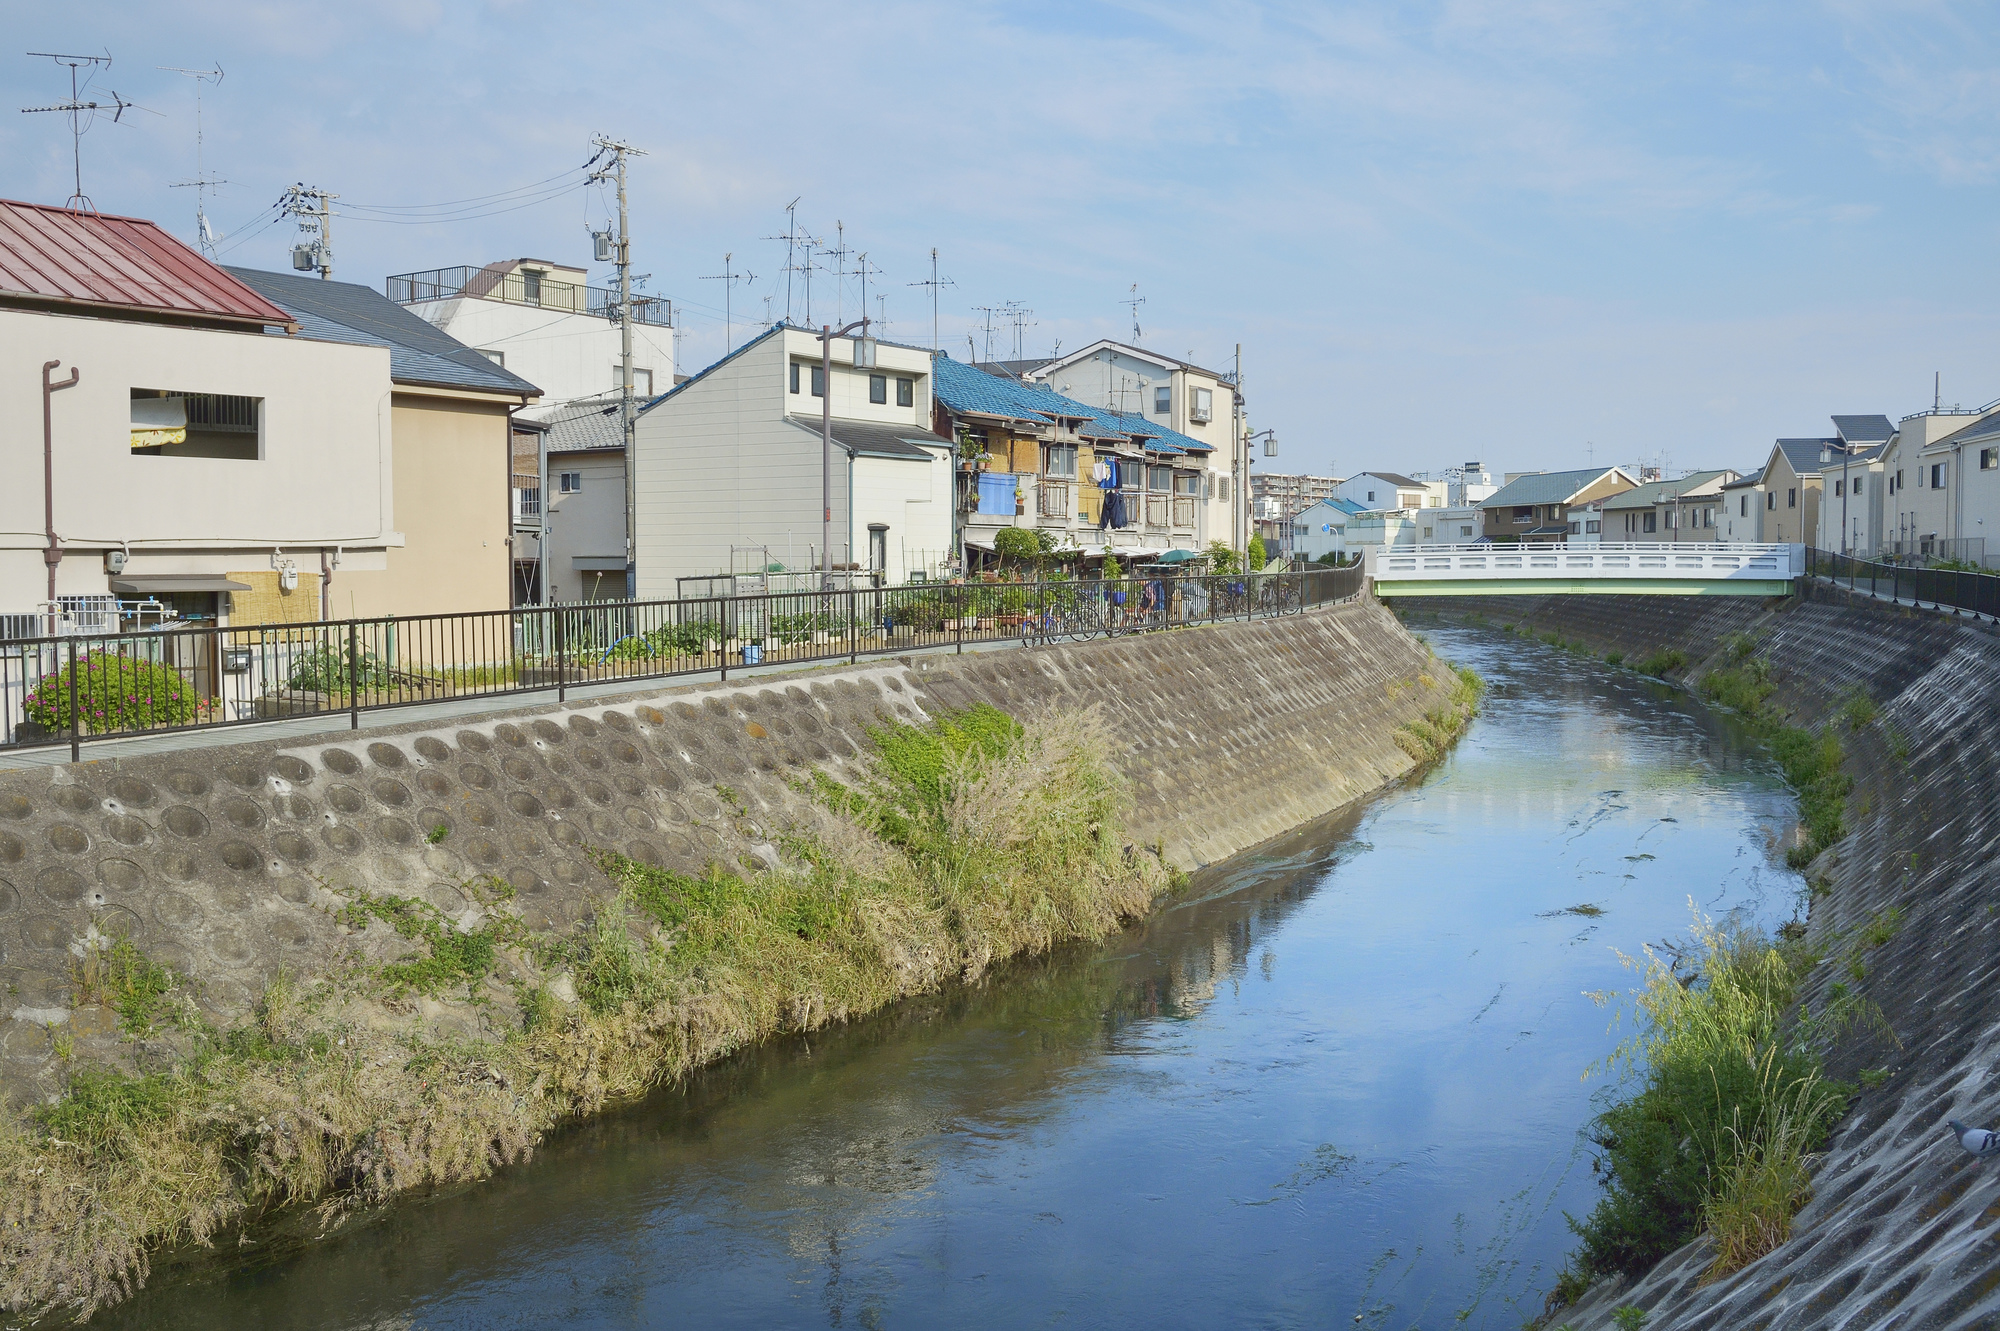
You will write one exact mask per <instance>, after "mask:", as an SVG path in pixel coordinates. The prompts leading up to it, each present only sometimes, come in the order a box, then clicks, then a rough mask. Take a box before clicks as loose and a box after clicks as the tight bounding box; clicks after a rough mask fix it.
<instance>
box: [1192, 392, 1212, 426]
mask: <svg viewBox="0 0 2000 1331" xmlns="http://www.w3.org/2000/svg"><path fill="white" fill-rule="evenodd" d="M1212 401H1214V394H1213V393H1211V392H1210V391H1209V390H1208V389H1206V388H1197V389H1195V390H1194V401H1193V402H1192V403H1190V404H1189V411H1188V419H1189V420H1191V421H1193V422H1194V423H1195V424H1196V425H1206V424H1208V417H1209V404H1210V403H1211V402H1212Z"/></svg>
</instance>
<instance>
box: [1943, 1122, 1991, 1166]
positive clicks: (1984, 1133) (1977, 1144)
mask: <svg viewBox="0 0 2000 1331" xmlns="http://www.w3.org/2000/svg"><path fill="white" fill-rule="evenodd" d="M1951 1130H1952V1131H1953V1132H1955V1133H1957V1134H1958V1144H1959V1145H1960V1146H1963V1147H1964V1148H1965V1149H1966V1150H1968V1151H1970V1152H1972V1154H1974V1155H1976V1156H1980V1157H1982V1158H1983V1157H1985V1156H1989V1155H2000V1132H1994V1131H1993V1130H1991V1129H1990V1128H1968V1127H1966V1126H1965V1124H1963V1123H1961V1122H1959V1121H1958V1120H1957V1119H1953V1120H1952V1121H1951Z"/></svg>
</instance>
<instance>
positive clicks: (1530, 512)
mask: <svg viewBox="0 0 2000 1331" xmlns="http://www.w3.org/2000/svg"><path fill="white" fill-rule="evenodd" d="M1368 497H1369V498H1370V499H1373V498H1374V497H1375V496H1374V495H1370V496H1368ZM1534 520H1535V510H1534V507H1533V506H1532V505H1527V506H1523V507H1521V508H1517V509H1515V510H1514V521H1515V523H1516V524H1518V525H1522V526H1525V525H1527V524H1528V523H1530V522H1533V521H1534Z"/></svg>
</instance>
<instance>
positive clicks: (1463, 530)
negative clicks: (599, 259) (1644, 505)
mask: <svg viewBox="0 0 2000 1331" xmlns="http://www.w3.org/2000/svg"><path fill="white" fill-rule="evenodd" d="M1590 529H1591V530H1592V531H1596V530H1597V524H1596V523H1594V522H1593V523H1591V524H1590ZM1458 534H1459V535H1460V536H1465V537H1470V536H1471V535H1472V527H1471V526H1470V524H1468V525H1466V526H1463V527H1460V528H1459V529H1458Z"/></svg>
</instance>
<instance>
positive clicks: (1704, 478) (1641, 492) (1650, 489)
mask: <svg viewBox="0 0 2000 1331" xmlns="http://www.w3.org/2000/svg"><path fill="white" fill-rule="evenodd" d="M1728 474H1729V473H1728V472H1727V471H1691V472H1689V473H1688V474H1687V475H1685V476H1676V477H1674V478H1673V479H1672V480H1669V481H1642V482H1641V483H1640V484H1638V485H1636V486H1634V487H1633V488H1632V489H1630V490H1627V491H1625V492H1624V493H1623V494H1615V495H1612V496H1611V497H1610V498H1609V499H1606V500H1605V501H1604V507H1605V508H1607V509H1627V508H1651V507H1653V506H1654V505H1655V504H1671V503H1672V502H1674V496H1675V495H1686V494H1687V492H1688V491H1690V490H1698V489H1700V488H1701V487H1702V486H1704V485H1707V484H1709V483H1710V482H1711V481H1714V480H1716V479H1717V478H1719V477H1722V476H1727V475H1728ZM1718 488H1719V487H1718Z"/></svg>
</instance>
